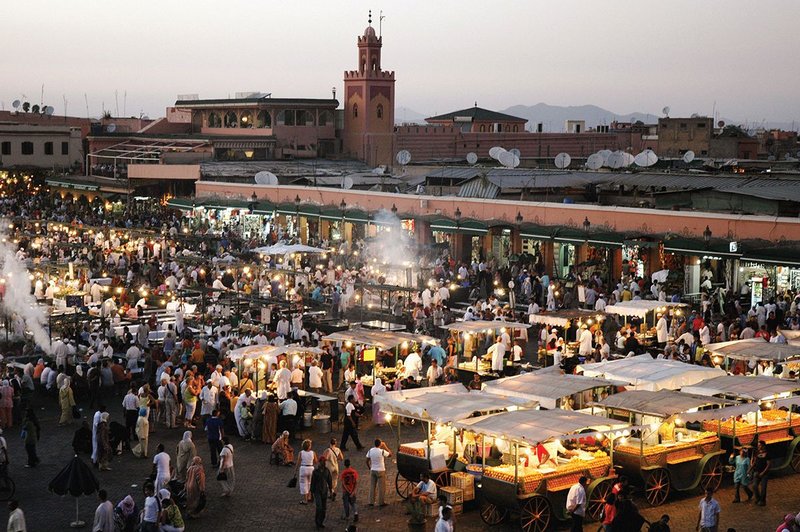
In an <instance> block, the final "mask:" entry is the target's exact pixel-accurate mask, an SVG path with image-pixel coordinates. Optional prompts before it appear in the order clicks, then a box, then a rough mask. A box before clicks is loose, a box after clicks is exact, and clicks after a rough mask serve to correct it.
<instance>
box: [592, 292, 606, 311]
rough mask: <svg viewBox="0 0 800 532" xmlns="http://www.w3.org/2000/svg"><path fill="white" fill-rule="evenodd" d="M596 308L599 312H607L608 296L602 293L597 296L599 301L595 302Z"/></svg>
mask: <svg viewBox="0 0 800 532" xmlns="http://www.w3.org/2000/svg"><path fill="white" fill-rule="evenodd" d="M594 309H595V310H596V311H597V312H605V310H606V296H604V295H603V294H600V295H599V296H598V297H597V301H595V302H594Z"/></svg>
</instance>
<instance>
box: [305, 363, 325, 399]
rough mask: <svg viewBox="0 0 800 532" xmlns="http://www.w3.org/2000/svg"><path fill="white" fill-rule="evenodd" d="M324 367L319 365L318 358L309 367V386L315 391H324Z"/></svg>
mask: <svg viewBox="0 0 800 532" xmlns="http://www.w3.org/2000/svg"><path fill="white" fill-rule="evenodd" d="M322 376H323V372H322V369H321V368H320V367H319V366H318V365H317V361H316V360H312V361H311V367H309V368H308V387H309V388H311V391H312V392H314V393H320V392H321V391H322Z"/></svg>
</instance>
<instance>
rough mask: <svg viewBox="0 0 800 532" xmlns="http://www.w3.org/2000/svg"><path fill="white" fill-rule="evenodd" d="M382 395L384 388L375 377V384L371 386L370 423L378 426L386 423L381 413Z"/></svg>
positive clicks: (384, 391)
mask: <svg viewBox="0 0 800 532" xmlns="http://www.w3.org/2000/svg"><path fill="white" fill-rule="evenodd" d="M384 393H386V386H384V385H383V381H381V379H380V378H379V377H376V378H375V384H373V385H372V422H373V423H374V424H375V425H378V426H381V425H383V424H384V423H386V417H385V416H384V415H383V412H381V395H382V394H384Z"/></svg>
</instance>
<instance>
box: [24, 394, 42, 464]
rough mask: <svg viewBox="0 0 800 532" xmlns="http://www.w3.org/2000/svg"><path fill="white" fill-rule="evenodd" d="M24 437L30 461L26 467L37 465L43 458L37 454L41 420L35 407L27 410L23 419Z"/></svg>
mask: <svg viewBox="0 0 800 532" xmlns="http://www.w3.org/2000/svg"><path fill="white" fill-rule="evenodd" d="M22 435H23V437H22V439H23V440H24V441H25V451H26V452H27V453H28V463H27V464H25V467H36V466H37V465H38V464H39V462H41V460H39V456H38V455H37V454H36V442H38V441H39V436H40V426H39V420H38V419H36V414H35V413H34V411H33V408H28V409H27V410H26V411H25V418H24V419H23V420H22Z"/></svg>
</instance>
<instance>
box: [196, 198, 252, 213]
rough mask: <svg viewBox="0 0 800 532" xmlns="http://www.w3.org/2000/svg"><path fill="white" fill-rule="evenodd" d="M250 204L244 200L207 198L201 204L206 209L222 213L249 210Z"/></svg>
mask: <svg viewBox="0 0 800 532" xmlns="http://www.w3.org/2000/svg"><path fill="white" fill-rule="evenodd" d="M251 205H252V203H249V202H247V201H244V200H236V199H228V198H208V199H207V200H205V201H204V202H203V207H205V208H206V209H214V210H218V211H224V210H225V209H249V208H250V207H251Z"/></svg>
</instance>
